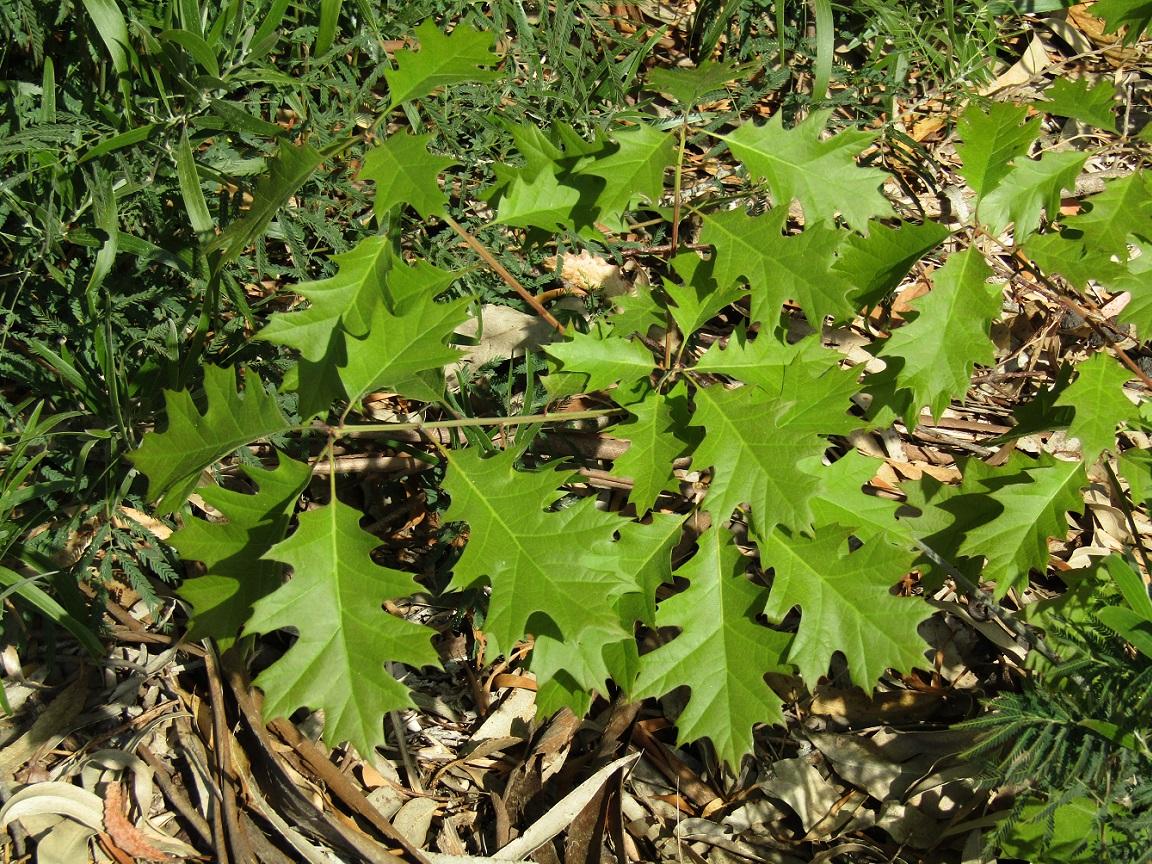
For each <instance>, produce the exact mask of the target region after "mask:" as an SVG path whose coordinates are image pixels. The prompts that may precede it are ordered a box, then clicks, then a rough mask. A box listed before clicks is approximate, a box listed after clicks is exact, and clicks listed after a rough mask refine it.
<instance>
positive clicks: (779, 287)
mask: <svg viewBox="0 0 1152 864" xmlns="http://www.w3.org/2000/svg"><path fill="white" fill-rule="evenodd" d="M787 218H788V214H787V212H786V211H785V210H784V209H783V208H779V207H778V208H775V209H773V210H771V211H769V212H768V213H766V214H764V215H763V216H749V215H748V214H747V213H745V212H743V211H741V210H724V211H721V212H719V213H709V214H706V215H705V216H704V217H703V223H704V227H703V230H702V231H701V232H700V242H702V243H707V244H710V245H712V246H714V247H715V248H716V254H715V260H714V262H713V263H712V275H713V277H714V278H715V279H716V284H717V285H719V286H721V288H723V289H727V288H729V287H730V286H731V285H733V284H734V283H735V282H736V281H737V280H738V279H740V278H741V277H743V278H744V279H746V280H747V281H748V285H749V287H750V288H751V292H750V293H751V298H752V320H753V321H760V322H763V323H765V324H769V325H775V323H776V322H777V321H778V320H779V318H780V308H781V307H782V306H783V305H784V303H786V302H787V301H789V300H795V301H796V302H797V303H799V304H800V305H801V307H802V308H803V309H804V312H805V314H806V315H807V316H808V320H809V322H811V323H813V324H814V325H819V324H820V323H822V322H823V321H824V318H825V316H828V315H831V316H832V317H833V318H837V319H839V318H844V317H847V316H850V315H851V313H852V311H853V310H852V307H851V306H850V305H849V304H848V300H847V297H848V290H849V285H848V282H847V280H846V279H845V278H844V277H843V276H842V275H840V274H839V273H837V272H836V271H834V270H833V269H832V264H833V261H834V257H835V254H836V250H837V248H838V247H839V245H840V244H841V242H843V240H844V239H845V237H846V236H847V232H845V231H841V230H838V229H836V228H831V227H829V226H828V225H825V224H816V225H809V226H808V227H807V228H806V229H804V230H803V231H801V232H800V233H798V234H794V235H790V236H786V235H784V234H783V233H781V232H782V231H783V228H784V224H785V222H786V220H787Z"/></svg>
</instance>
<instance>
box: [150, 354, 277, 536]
mask: <svg viewBox="0 0 1152 864" xmlns="http://www.w3.org/2000/svg"><path fill="white" fill-rule="evenodd" d="M204 396H205V400H206V403H207V406H206V408H205V409H204V413H203V414H201V413H200V410H199V409H198V408H197V407H196V403H195V402H193V401H192V396H191V394H190V393H189V392H188V391H187V390H180V391H172V390H165V391H164V408H165V412H164V413H165V414H166V416H167V418H168V428H167V429H166V430H165V431H164V432H157V431H155V430H152V431H150V432H148V433H147V434H145V436H144V440H143V441H142V442H141V443H140V446H139V447H138V448H137V449H136V450H135V451H133V452H132V453H131V454H130V456H129V458H130V459H131V460H132V463H133V464H134V465H135V466H136V467H137V468H138V469H140V471H142V472H143V473H144V474H145V475H146V476H147V477H148V497H149V498H151V499H159V503H158V504H157V507H158V508H159V511H160V512H162V513H167V512H171V511H172V510H173V509H175V508H176V507H179V506H180V505H181V504H183V503H184V500H185V499H186V498H187V497H188V493H189V492H191V491H192V489H193V488H195V486H196V483H197V481H198V480H199V479H200V473H201V472H202V471H203V470H204V469H205V468H207V467H209V466H210V465H212V464H213V463H215V462H217V461H219V460H220V459H223V458H224V457H225V456H227V455H228V454H229V453H231V452H232V451H233V450H235V449H236V448H237V447H243V446H244V445H245V444H250V443H251V442H253V441H256V440H258V439H260V438H268V437H270V436H272V435H277V434H280V433H282V432H287V431H288V430H289V429H291V428H292V424H291V423H289V422H288V419H287V418H286V417H285V416H284V415H283V414H282V413H281V411H280V408H279V406H278V405H277V404H276V397H275V395H273V394H271V393H268V392H266V391H265V390H264V388H263V386H261V383H260V381H259V380H255V381H253V382H252V383H251V384H249V386H248V387H246V388H245V389H244V392H243V393H237V392H236V372H235V371H234V370H232V369H224V368H222V367H219V366H205V367H204Z"/></svg>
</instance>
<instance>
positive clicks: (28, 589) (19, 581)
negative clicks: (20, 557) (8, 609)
mask: <svg viewBox="0 0 1152 864" xmlns="http://www.w3.org/2000/svg"><path fill="white" fill-rule="evenodd" d="M35 578H36V577H34V576H21V575H20V574H19V573H17V572H15V571H14V570H9V569H8V568H7V567H0V585H3V586H5V588H4V591H3V594H4V596H7V595H9V594H16V595H17V596H18V597H20V598H22V599H24V600H26V601H27V602H28V603H31V604H32V605H33V606H35V607H36V608H37V609H38V610H40V612H42V613H43V614H44V616H45V617H46V618H48V620H50V621H52V622H53V623H55V624H58V625H59V626H61V627H63V628H64V629H65V630H67V631H68V632H69V633H71V634H72V635H73V636H75V637H76V640H77V641H78V642H79V643H80V644H81V645H83V646H84V648H85V650H87V651H88V653H89V654H91V655H92V656H93V657H100V656H102V655H103V654H104V646H103V645H102V644H100V640H99V639H97V638H96V634H95V633H93V632H92V631H91V630H90V629H89V628H88V627H86V626H85V625H84V624H83V623H82V622H81V621H79V620H78V619H76V618H74V617H73V616H72V615H70V614H68V611H67V610H66V609H65V608H64V607H63V606H61V605H60V604H59V603H57V602H56V601H55V600H54V599H53V598H52V597H51V596H50V595H49V594H48V593H47V592H46V591H45V590H44V589H43V588H41V587H40V586H39V585H37V584H36V583H35V582H34V581H33V580H34V579H35Z"/></svg>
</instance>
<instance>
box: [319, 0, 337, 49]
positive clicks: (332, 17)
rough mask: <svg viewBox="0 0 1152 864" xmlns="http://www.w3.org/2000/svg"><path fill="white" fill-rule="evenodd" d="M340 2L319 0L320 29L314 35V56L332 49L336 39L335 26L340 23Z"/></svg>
mask: <svg viewBox="0 0 1152 864" xmlns="http://www.w3.org/2000/svg"><path fill="white" fill-rule="evenodd" d="M341 5H342V0H321V3H320V29H319V30H318V31H317V33H316V56H320V55H321V54H324V53H326V52H327V51H328V49H329V48H331V47H332V42H333V40H334V39H335V38H336V25H337V24H339V23H340V6H341Z"/></svg>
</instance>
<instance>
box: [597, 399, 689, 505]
mask: <svg viewBox="0 0 1152 864" xmlns="http://www.w3.org/2000/svg"><path fill="white" fill-rule="evenodd" d="M628 412H629V413H630V414H631V415H632V419H631V420H629V421H628V422H627V423H625V424H623V425H621V426H617V427H616V428H615V429H613V434H615V435H620V436H621V437H626V438H627V439H628V441H629V445H628V449H627V450H626V451H625V452H624V454H623V455H621V456H618V457H617V458H616V462H615V463H614V465H613V472H614V473H616V474H619V475H620V476H622V477H630V478H632V481H633V482H632V490H631V491H630V492H629V493H628V502H629V503H630V504H632V506H634V507H635V508H636V512H637V513H644V512H646V511H648V510H650V509H652V507H653V505H654V504H655V503H656V498H657V496H659V494H660V493H661V492H664V491H666V490H672V489H675V488H676V483H675V481H674V480H673V477H672V463H673V462H674V461H675V460H676V459H677V458H678V457H680V456H683V455H684V453H685V452H686V451H687V450H688V448H689V447H690V446H691V443H692V442H691V441H690V440H688V435H687V434H686V433H687V432H688V425H687V424H688V418H689V415H690V412H689V410H688V405H687V391H686V390H685V388H684V387H683V386H681V385H677V387H676V388H675V389H673V390H672V392H671V393H668V394H662V393H657V392H655V391H649V392H648V393H647V394H646V395H645V397H644V399H642V400H641V401H639V402H633V403H632V404H630V405H629V406H628Z"/></svg>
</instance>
